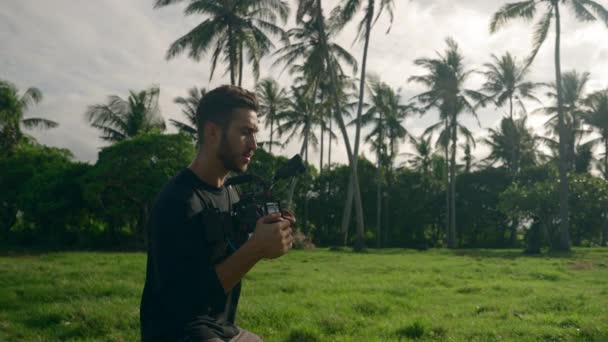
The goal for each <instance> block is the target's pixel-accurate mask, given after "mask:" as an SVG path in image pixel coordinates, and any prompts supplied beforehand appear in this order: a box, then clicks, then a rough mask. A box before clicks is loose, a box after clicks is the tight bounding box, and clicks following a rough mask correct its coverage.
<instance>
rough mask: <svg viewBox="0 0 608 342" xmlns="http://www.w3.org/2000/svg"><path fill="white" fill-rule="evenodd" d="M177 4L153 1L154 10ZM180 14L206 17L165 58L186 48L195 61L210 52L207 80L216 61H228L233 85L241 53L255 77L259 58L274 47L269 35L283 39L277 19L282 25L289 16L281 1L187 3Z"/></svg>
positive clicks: (240, 67) (171, 0)
mask: <svg viewBox="0 0 608 342" xmlns="http://www.w3.org/2000/svg"><path fill="white" fill-rule="evenodd" d="M178 2H182V0H156V2H155V5H154V8H160V7H164V6H168V5H172V4H176V3H178ZM184 13H185V14H186V15H190V14H195V13H196V14H202V15H204V16H206V17H207V18H206V19H205V20H204V21H203V22H202V23H200V24H199V25H198V26H196V27H195V28H194V29H192V30H191V31H190V32H188V33H187V34H185V35H184V36H183V37H181V38H179V39H178V40H176V41H175V42H174V43H173V44H171V47H170V48H169V50H168V51H167V56H166V57H167V59H171V58H173V57H175V56H177V55H179V54H180V53H182V52H183V51H185V50H187V49H189V56H190V57H191V58H193V59H195V60H197V61H198V60H199V59H200V58H201V56H203V55H206V54H207V53H208V52H209V50H210V49H212V50H213V52H212V55H211V74H210V76H209V79H211V78H212V77H213V73H214V71H215V67H216V65H217V62H218V59H219V58H220V57H223V59H222V62H228V70H227V72H229V73H230V83H231V84H232V85H235V84H237V76H238V84H239V85H241V83H242V76H243V65H244V58H245V55H244V52H246V53H247V57H248V61H249V62H250V63H251V64H252V66H253V72H254V75H255V76H256V78H257V76H259V67H260V60H261V58H262V57H263V56H264V55H266V54H268V53H269V51H270V50H271V49H273V48H274V44H273V43H272V41H271V39H270V37H269V36H274V37H278V38H280V39H281V40H285V39H286V36H285V32H284V31H283V29H282V28H281V27H279V26H277V25H276V24H275V23H276V22H277V21H278V20H279V19H280V20H281V21H282V22H283V23H285V22H286V21H287V18H288V16H289V6H288V4H287V2H286V1H284V0H239V1H222V0H189V5H188V6H187V7H186V9H185V10H184ZM237 74H238V75H237Z"/></svg>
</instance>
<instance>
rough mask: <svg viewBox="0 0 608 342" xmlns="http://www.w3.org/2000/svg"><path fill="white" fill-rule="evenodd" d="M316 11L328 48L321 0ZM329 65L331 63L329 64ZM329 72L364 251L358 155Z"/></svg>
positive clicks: (359, 248)
mask: <svg viewBox="0 0 608 342" xmlns="http://www.w3.org/2000/svg"><path fill="white" fill-rule="evenodd" d="M316 6H317V7H316V11H317V18H318V20H320V25H319V28H320V35H319V36H320V37H321V40H322V44H323V45H324V46H328V44H327V39H326V35H325V26H324V22H323V20H324V19H323V11H322V9H321V0H317V2H316ZM325 60H326V61H327V62H329V61H330V58H329V54H328V51H327V49H326V56H325ZM328 65H329V63H328ZM328 71H329V75H330V78H331V83H332V85H333V86H332V87H330V89H331V92H332V96H333V99H334V101H333V102H334V108H335V111H336V114H337V115H336V120H337V121H338V126H339V127H340V132H341V133H342V136H343V138H344V144H345V145H346V152H347V154H348V161H349V164H350V166H351V172H352V175H353V176H352V177H353V180H354V181H353V184H354V189H353V191H354V195H355V209H356V210H355V212H356V215H357V242H356V244H355V246H354V249H355V251H362V250H364V249H365V245H364V241H363V236H364V222H363V206H362V204H361V191H360V189H359V175H358V172H357V157H358V156H357V154H355V153H354V151H353V149H352V147H351V145H350V139H349V138H348V132H347V131H346V125H345V124H344V119H343V118H342V108H341V105H340V98H339V96H338V92H337V87H338V85H339V83H338V75H337V70H335V69H334V68H333V67H330V70H328Z"/></svg>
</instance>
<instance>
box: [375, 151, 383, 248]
mask: <svg viewBox="0 0 608 342" xmlns="http://www.w3.org/2000/svg"><path fill="white" fill-rule="evenodd" d="M380 160H381V158H380V153H378V163H377V164H378V170H377V174H376V182H377V187H376V196H377V197H376V200H377V202H378V205H377V208H376V247H378V248H380V236H381V235H380V231H381V229H380V225H381V224H382V219H381V217H382V216H381V215H382V169H381V168H382V164H381V163H380Z"/></svg>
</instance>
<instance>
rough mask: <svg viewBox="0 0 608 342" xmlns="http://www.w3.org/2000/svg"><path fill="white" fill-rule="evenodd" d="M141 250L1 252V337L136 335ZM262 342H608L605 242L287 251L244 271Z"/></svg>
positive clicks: (250, 325)
mask: <svg viewBox="0 0 608 342" xmlns="http://www.w3.org/2000/svg"><path fill="white" fill-rule="evenodd" d="M144 273H145V255H144V254H141V253H131V254H129V253H51V254H42V255H15V256H4V257H0V341H62V340H73V341H134V340H137V339H138V337H139V300H140V294H141V289H142V285H143V281H144ZM237 319H238V324H239V325H240V326H242V327H244V328H246V329H249V330H252V331H254V332H256V333H257V334H259V335H260V336H262V337H263V338H264V339H265V341H399V340H408V339H419V340H440V341H579V340H580V341H608V249H606V248H604V249H600V248H595V249H575V250H574V252H572V253H571V254H569V255H552V256H548V255H544V256H537V257H530V256H524V255H522V254H521V252H520V251H518V250H500V251H498V250H457V251H448V250H433V251H427V252H418V251H409V250H383V251H370V252H369V253H366V254H353V253H351V252H331V251H327V250H315V251H294V252H292V253H290V254H289V255H287V256H285V257H283V258H281V259H278V260H272V261H264V262H262V263H260V264H258V266H256V268H255V269H254V270H253V271H252V272H251V273H250V274H248V275H247V277H246V280H245V282H244V286H243V294H242V297H241V304H240V306H239V312H238V315H237Z"/></svg>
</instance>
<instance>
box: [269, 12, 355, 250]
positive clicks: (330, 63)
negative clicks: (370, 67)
mask: <svg viewBox="0 0 608 342" xmlns="http://www.w3.org/2000/svg"><path fill="white" fill-rule="evenodd" d="M296 22H297V23H298V24H300V25H302V27H301V28H296V29H293V30H290V31H291V32H292V34H291V35H290V37H292V38H296V39H297V40H298V42H297V43H292V44H290V45H289V46H286V47H285V48H283V49H281V50H279V51H280V52H278V53H280V54H283V56H282V57H280V58H279V60H278V61H277V62H278V63H285V64H288V65H289V64H294V63H295V62H296V61H297V60H300V59H302V60H304V64H303V66H302V70H303V71H305V72H304V73H305V74H307V75H313V76H315V75H316V76H315V77H327V76H329V80H330V82H331V84H332V85H333V86H332V87H331V88H330V96H331V97H332V98H333V101H332V102H333V107H334V116H335V119H336V122H337V123H338V126H339V128H340V132H341V134H342V137H343V139H344V143H345V145H346V152H347V155H348V160H349V166H350V167H351V170H352V172H353V174H354V178H355V180H356V181H355V182H354V190H353V191H354V195H355V209H356V215H357V241H356V243H355V250H357V251H360V250H363V249H364V241H363V238H364V236H363V235H364V222H363V206H362V203H361V192H360V190H359V183H358V173H357V169H356V167H354V166H356V165H355V163H356V161H355V160H356V158H357V156H355V155H354V154H353V150H352V146H351V144H350V138H349V136H348V132H347V131H346V125H345V123H344V119H343V117H342V114H343V109H342V102H341V101H340V92H339V89H341V88H342V81H341V79H342V75H343V70H342V67H341V64H340V62H342V61H346V62H347V63H348V64H350V65H351V66H352V67H353V69H354V70H356V60H355V59H354V58H352V56H351V55H350V54H349V53H348V52H347V51H346V50H345V49H343V48H341V47H339V46H338V45H337V44H335V43H332V42H331V38H332V37H333V36H334V35H335V33H336V32H335V31H332V30H327V29H326V23H325V17H324V16H323V9H322V4H321V1H320V0H300V2H299V4H298V10H297V13H296ZM311 71H316V72H311ZM313 84H318V82H314V83H313ZM315 93H316V91H315ZM347 211H348V213H347ZM349 217H350V208H348V207H345V210H344V215H343V217H342V222H343V224H342V227H343V231H345V230H346V227H345V224H344V223H345V222H346V220H347V218H349Z"/></svg>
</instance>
